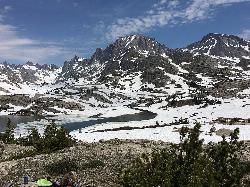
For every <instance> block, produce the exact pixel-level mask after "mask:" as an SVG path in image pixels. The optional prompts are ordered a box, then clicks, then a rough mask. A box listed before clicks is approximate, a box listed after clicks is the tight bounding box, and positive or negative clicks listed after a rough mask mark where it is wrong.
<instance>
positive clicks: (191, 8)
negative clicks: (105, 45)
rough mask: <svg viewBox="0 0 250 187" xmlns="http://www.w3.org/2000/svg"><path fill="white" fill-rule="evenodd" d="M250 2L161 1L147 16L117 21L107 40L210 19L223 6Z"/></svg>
mask: <svg viewBox="0 0 250 187" xmlns="http://www.w3.org/2000/svg"><path fill="white" fill-rule="evenodd" d="M249 1H250V0H192V1H189V2H188V1H186V2H184V3H183V2H182V4H180V1H179V0H172V1H166V0H160V1H159V2H158V3H156V4H154V5H153V6H152V8H151V9H150V10H148V11H147V12H146V13H145V15H141V16H138V17H133V18H130V17H126V18H122V19H117V20H116V21H115V22H114V23H113V24H111V25H110V26H108V27H107V30H108V31H107V34H106V38H107V39H108V40H114V39H116V38H118V37H120V36H124V35H129V34H132V33H138V32H145V31H147V30H149V29H152V28H154V27H161V26H165V25H170V26H172V25H175V24H184V23H189V22H193V21H199V20H203V19H207V18H210V17H211V16H212V14H213V12H214V9H215V8H216V7H218V6H222V5H232V4H233V3H240V2H249Z"/></svg>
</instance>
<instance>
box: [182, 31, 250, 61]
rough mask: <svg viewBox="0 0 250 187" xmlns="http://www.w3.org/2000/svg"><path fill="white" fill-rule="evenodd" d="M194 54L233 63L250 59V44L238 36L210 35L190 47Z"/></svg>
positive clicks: (188, 47)
mask: <svg viewBox="0 0 250 187" xmlns="http://www.w3.org/2000/svg"><path fill="white" fill-rule="evenodd" d="M186 49H188V50H189V51H190V52H192V53H194V54H204V55H208V56H211V57H214V58H221V59H225V60H229V61H233V62H237V63H238V62H240V60H241V59H250V42H249V41H246V40H244V39H242V38H240V37H238V36H234V35H227V34H214V33H209V34H208V35H206V36H204V37H203V38H202V39H201V40H200V41H198V42H195V43H193V44H191V45H188V46H187V48H186Z"/></svg>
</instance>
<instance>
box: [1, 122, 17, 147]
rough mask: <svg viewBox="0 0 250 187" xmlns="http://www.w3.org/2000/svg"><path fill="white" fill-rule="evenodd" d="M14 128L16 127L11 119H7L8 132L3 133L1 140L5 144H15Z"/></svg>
mask: <svg viewBox="0 0 250 187" xmlns="http://www.w3.org/2000/svg"><path fill="white" fill-rule="evenodd" d="M14 128H15V125H14V124H13V123H12V122H11V120H10V118H7V124H6V130H5V132H4V133H1V136H0V138H1V140H2V141H3V142H4V143H14V140H15V137H14Z"/></svg>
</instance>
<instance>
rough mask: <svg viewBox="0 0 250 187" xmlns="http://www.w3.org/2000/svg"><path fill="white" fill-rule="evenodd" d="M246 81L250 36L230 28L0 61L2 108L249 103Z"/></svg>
mask: <svg viewBox="0 0 250 187" xmlns="http://www.w3.org/2000/svg"><path fill="white" fill-rule="evenodd" d="M249 89H250V42H249V41H246V40H244V39H242V38H240V37H238V36H233V35H227V34H214V33H209V34H208V35H206V36H204V37H203V38H202V39H201V40H200V41H198V42H195V43H192V44H190V45H188V46H187V47H185V48H178V49H171V48H168V47H166V46H165V45H163V44H160V43H159V42H157V41H156V40H155V39H154V38H150V37H146V36H143V35H131V36H126V37H121V38H118V39H117V40H116V41H115V42H114V43H112V44H110V45H108V46H107V47H106V48H105V49H100V48H97V49H96V51H95V52H94V54H93V55H92V56H91V57H90V58H89V59H85V58H82V57H78V56H74V57H73V58H72V59H71V60H70V61H65V62H64V64H63V66H62V67H57V66H55V65H46V64H45V65H39V64H35V63H33V62H27V63H25V64H22V65H14V64H8V63H7V62H4V63H1V64H0V114H1V115H6V114H18V115H42V116H46V115H59V114H78V115H79V114H81V115H83V114H84V115H86V116H91V115H98V114H99V113H102V114H103V116H105V115H104V113H105V111H106V113H108V111H109V112H110V111H111V109H112V110H113V113H112V112H111V113H112V115H115V114H114V111H115V110H117V111H116V112H117V114H118V113H119V114H120V113H121V114H126V112H131V111H130V109H131V108H133V109H135V108H137V109H147V110H151V111H156V110H169V109H174V108H176V107H177V108H178V107H185V106H197V105H201V104H202V106H203V105H204V106H203V107H207V106H210V105H211V106H213V105H216V104H219V103H227V102H228V101H227V99H237V98H238V99H239V98H240V99H246V100H244V102H245V103H246V106H248V101H249V98H250V94H249V92H250V91H249ZM242 102H243V101H242ZM221 106H226V105H221ZM117 107H118V108H122V110H120V111H119V109H117ZM145 107H146V108H145ZM150 107H151V108H150ZM180 109H181V108H180ZM100 111H102V112H100ZM122 111H124V113H123V112H122ZM162 112H163V111H162ZM111 113H110V114H111ZM210 115H212V114H210ZM218 115H219V114H218ZM107 116H109V115H108V114H107ZM158 116H160V113H158ZM206 117H207V116H205V117H204V118H206ZM217 117H221V115H219V116H216V118H217ZM191 118H192V117H190V119H191ZM214 118H215V117H214ZM214 118H213V119H214ZM156 119H157V117H156ZM160 119H162V118H159V120H160ZM196 120H197V118H196Z"/></svg>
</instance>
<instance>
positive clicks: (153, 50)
mask: <svg viewBox="0 0 250 187" xmlns="http://www.w3.org/2000/svg"><path fill="white" fill-rule="evenodd" d="M131 52H132V53H138V54H139V55H144V56H149V55H156V54H164V53H166V54H167V53H168V52H169V49H168V48H167V47H166V46H165V45H162V44H160V43H158V42H157V41H156V40H155V39H154V38H150V37H146V36H143V35H129V36H125V37H120V38H118V39H117V40H116V41H115V42H114V43H112V44H110V45H109V46H107V48H105V49H104V50H103V49H97V50H96V52H95V53H94V54H93V56H92V57H91V61H92V62H93V61H100V62H106V61H110V60H121V58H122V57H123V56H124V55H125V54H128V53H131Z"/></svg>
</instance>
